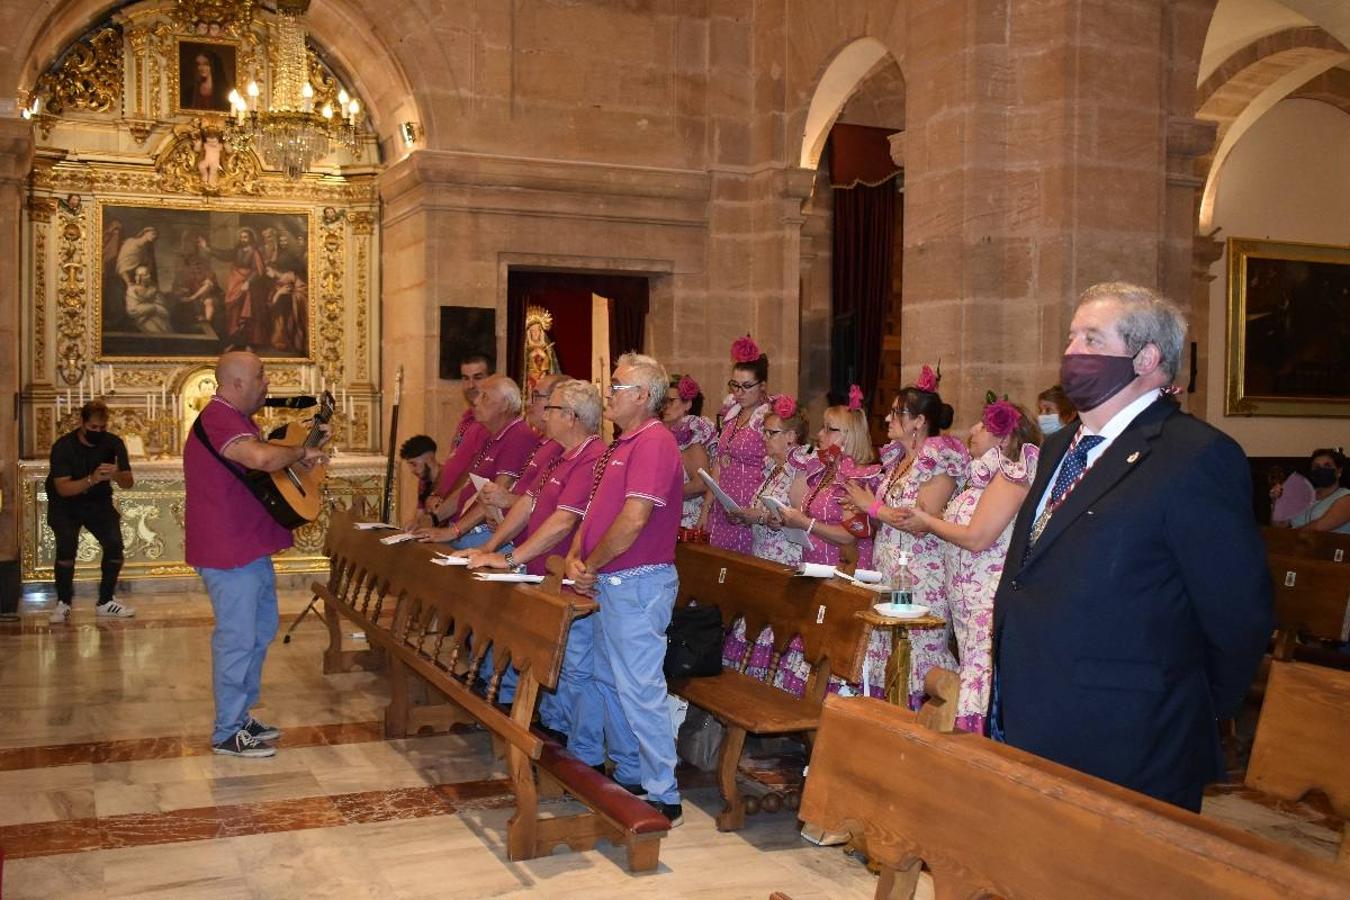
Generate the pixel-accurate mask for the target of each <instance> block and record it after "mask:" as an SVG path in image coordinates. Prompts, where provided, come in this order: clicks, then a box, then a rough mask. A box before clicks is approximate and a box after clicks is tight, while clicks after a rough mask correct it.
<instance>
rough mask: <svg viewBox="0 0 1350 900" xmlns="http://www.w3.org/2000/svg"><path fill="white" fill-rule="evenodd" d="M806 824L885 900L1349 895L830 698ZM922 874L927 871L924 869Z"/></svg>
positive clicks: (1039, 763) (974, 740)
mask: <svg viewBox="0 0 1350 900" xmlns="http://www.w3.org/2000/svg"><path fill="white" fill-rule="evenodd" d="M800 815H801V817H802V818H803V819H804V820H805V821H807V822H809V823H812V824H814V825H817V826H820V827H823V828H825V829H827V830H829V831H846V832H850V833H852V834H853V836H854V839H855V841H856V840H858V839H859V838H861V844H862V845H864V846H865V847H866V850H867V853H868V854H869V855H870V856H871V858H872V859H873V861H874V862H876V863H878V864H879V866H880V868H881V880H880V882H879V884H878V886H877V892H876V896H877V897H878V898H888V900H895V898H907V897H912V896H913V894H914V889H915V887H916V885H917V883H918V878H919V872H920V869H921V868H923V866H927V868H928V869H929V870H930V872H931V874H932V878H933V882H934V888H935V893H936V896H937V897H939V898H964V897H986V896H997V897H1002V898H1007V900H1020V898H1037V900H1056V898H1064V900H1081V898H1085V897H1091V898H1094V900H1109V898H1122V900H1123V898H1131V900H1133V898H1139V897H1187V898H1190V897H1197V898H1198V897H1205V898H1212V897H1233V898H1237V897H1242V898H1270V900H1290V898H1293V897H1299V898H1318V900H1323V898H1324V900H1330V898H1333V897H1337V898H1345V897H1346V896H1350V878H1347V876H1346V873H1345V872H1344V871H1343V870H1341V869H1340V868H1339V867H1337V866H1335V865H1333V864H1331V863H1328V862H1325V861H1323V860H1319V859H1314V858H1311V857H1308V856H1306V855H1304V854H1302V853H1299V852H1298V851H1295V850H1292V849H1289V848H1286V847H1282V846H1279V845H1276V844H1273V843H1271V842H1269V841H1266V840H1263V839H1261V838H1258V837H1256V836H1254V835H1251V834H1248V833H1246V832H1243V831H1240V830H1238V829H1236V828H1232V827H1230V826H1228V825H1224V824H1222V823H1219V822H1215V821H1213V820H1209V819H1204V818H1202V817H1200V816H1198V815H1195V814H1194V813H1190V812H1187V811H1185V810H1181V809H1178V808H1176V807H1173V806H1170V805H1168V804H1164V803H1161V802H1159V801H1157V800H1154V799H1152V798H1150V797H1145V796H1143V795H1142V794H1137V793H1135V792H1133V791H1129V790H1126V789H1125V788H1122V787H1119V786H1118V785H1114V784H1111V783H1109V782H1106V781H1102V780H1100V779H1097V778H1093V777H1091V776H1088V775H1084V774H1082V773H1081V772H1077V771H1075V770H1073V769H1070V768H1067V767H1065V766H1061V765H1058V764H1056V763H1052V762H1050V761H1048V760H1045V759H1041V758H1039V757H1036V756H1033V755H1032V754H1030V753H1025V752H1023V751H1021V750H1017V749H1014V748H1012V747H1008V746H1007V745H1004V744H997V743H994V742H993V741H990V740H988V739H986V738H983V737H980V736H978V735H973V734H965V733H961V732H954V733H940V732H938V731H935V730H933V729H932V728H929V727H925V726H923V725H921V724H920V723H919V721H918V717H917V716H916V715H915V714H913V713H911V712H909V711H907V710H904V709H901V708H899V707H895V706H891V705H889V704H885V703H880V702H877V701H875V700H866V699H861V698H855V699H847V700H845V699H841V698H838V697H829V698H827V699H826V701H825V707H824V711H823V714H822V716H821V721H820V730H819V731H818V732H817V735H816V743H815V750H814V752H813V754H812V758H811V771H810V773H809V775H808V776H807V779H806V789H805V791H804V793H803V795H802V806H801V812H800ZM921 864H922V865H921Z"/></svg>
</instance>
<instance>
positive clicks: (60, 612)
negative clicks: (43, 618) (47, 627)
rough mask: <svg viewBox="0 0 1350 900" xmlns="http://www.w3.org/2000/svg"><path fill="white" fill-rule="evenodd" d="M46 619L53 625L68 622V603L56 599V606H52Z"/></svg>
mask: <svg viewBox="0 0 1350 900" xmlns="http://www.w3.org/2000/svg"><path fill="white" fill-rule="evenodd" d="M47 621H48V622H51V623H52V624H53V625H64V624H66V623H67V622H69V621H70V604H69V603H62V602H61V601H59V600H58V601H57V602H56V606H54V607H52V614H51V616H50V617H49V618H48V619H47Z"/></svg>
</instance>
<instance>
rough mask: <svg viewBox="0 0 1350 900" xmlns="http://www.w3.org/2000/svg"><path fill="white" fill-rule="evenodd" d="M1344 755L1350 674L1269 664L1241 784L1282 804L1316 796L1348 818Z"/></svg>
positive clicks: (1348, 745)
mask: <svg viewBox="0 0 1350 900" xmlns="http://www.w3.org/2000/svg"><path fill="white" fill-rule="evenodd" d="M1347 752H1350V672H1342V671H1338V670H1336V669H1328V668H1326V667H1324V666H1313V665H1308V664H1307V663H1298V662H1281V661H1279V660H1275V661H1273V662H1272V663H1271V665H1270V680H1269V681H1267V682H1266V693H1265V699H1264V700H1263V701H1262V704H1261V718H1260V720H1259V721H1258V722H1257V725H1256V741H1255V742H1254V743H1253V744H1252V755H1251V761H1250V762H1249V763H1248V764H1247V774H1246V777H1245V778H1244V779H1243V781H1244V783H1245V784H1246V785H1247V786H1248V787H1251V788H1254V789H1256V790H1258V791H1261V792H1262V793H1264V794H1270V795H1271V796H1273V797H1279V798H1281V799H1284V800H1298V799H1300V798H1302V797H1303V795H1304V794H1306V793H1307V792H1308V791H1310V790H1319V791H1321V792H1322V793H1324V794H1326V795H1327V799H1328V800H1330V801H1331V806H1332V808H1333V809H1335V810H1336V812H1337V814H1338V815H1340V816H1342V817H1345V818H1350V763H1347V761H1346V754H1347Z"/></svg>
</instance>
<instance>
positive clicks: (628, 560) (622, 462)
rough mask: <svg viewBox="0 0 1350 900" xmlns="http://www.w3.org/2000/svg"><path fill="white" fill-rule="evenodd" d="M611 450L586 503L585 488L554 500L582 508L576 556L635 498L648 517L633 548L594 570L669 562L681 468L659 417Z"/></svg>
mask: <svg viewBox="0 0 1350 900" xmlns="http://www.w3.org/2000/svg"><path fill="white" fill-rule="evenodd" d="M612 451H613V452H611V453H609V459H608V462H607V463H606V464H605V470H604V472H603V473H601V474H600V483H599V486H598V487H597V488H596V490H595V494H594V496H591V497H590V502H589V503H586V497H587V496H590V487H591V486H590V485H586V487H585V493H584V494H580V495H578V494H577V493H576V492H574V490H573V486H572V485H571V484H569V485H568V486H567V490H566V491H564V492H563V497H562V498H561V499H560V500H559V501H558V505H559V506H566V507H569V508H572V509H580V508H583V507H584V508H585V510H586V513H585V518H583V519H582V521H581V555H582V557H583V558H585V557H587V556H589V555H590V553H591V551H592V550H594V549H595V548H596V546H597V545H598V544H599V543H600V539H601V538H602V537H604V534H605V532H606V531H608V530H609V527H610V526H611V525H612V524H614V520H615V519H616V518H618V516H619V512H620V510H622V509H623V505H624V502H625V501H626V500H628V498H629V497H636V498H638V499H641V500H648V501H650V502H651V504H652V514H651V518H649V519H648V520H647V524H646V526H645V527H644V528H643V529H642V531H641V533H639V534H638V536H637V539H636V540H635V541H633V545H632V546H631V547H629V548H628V549H627V550H625V551H624V552H623V553H620V554H619V555H618V556H616V557H615V558H614V559H612V560H610V561H609V563H607V564H606V565H604V566H602V567H601V569H600V571H601V572H620V571H623V570H624V569H633V568H636V567H637V566H656V565H662V564H665V563H673V562H674V561H675V537H676V535H677V533H678V532H679V530H680V513H681V511H682V508H683V500H684V498H683V493H684V465H683V464H682V463H681V461H680V448H679V446H678V445H677V444H676V443H675V436H674V435H672V434H671V433H670V429H669V428H667V427H665V425H664V424H662V422H661V420H660V419H648V420H647V421H646V422H645V423H643V424H642V425H639V426H638V427H637V428H634V429H633V430H632V431H630V432H625V433H624V435H623V436H622V437H620V438H619V439H618V440H616V441H615V442H614V445H613V447H612ZM592 483H594V480H592ZM578 496H580V500H578Z"/></svg>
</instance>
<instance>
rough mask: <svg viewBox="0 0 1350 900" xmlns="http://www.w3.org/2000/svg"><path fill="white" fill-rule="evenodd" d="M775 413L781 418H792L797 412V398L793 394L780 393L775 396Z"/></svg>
mask: <svg viewBox="0 0 1350 900" xmlns="http://www.w3.org/2000/svg"><path fill="white" fill-rule="evenodd" d="M773 414H774V415H775V416H777V417H778V418H780V419H790V418H792V417H793V416H795V415H796V414H797V399H796V398H795V397H793V396H792V395H791V394H779V395H778V396H777V397H774V398H773Z"/></svg>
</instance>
